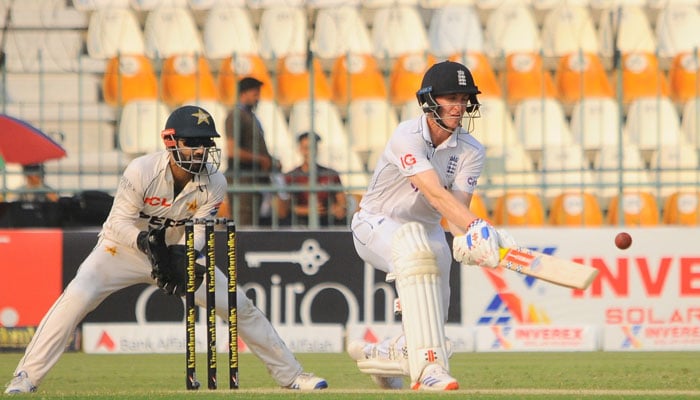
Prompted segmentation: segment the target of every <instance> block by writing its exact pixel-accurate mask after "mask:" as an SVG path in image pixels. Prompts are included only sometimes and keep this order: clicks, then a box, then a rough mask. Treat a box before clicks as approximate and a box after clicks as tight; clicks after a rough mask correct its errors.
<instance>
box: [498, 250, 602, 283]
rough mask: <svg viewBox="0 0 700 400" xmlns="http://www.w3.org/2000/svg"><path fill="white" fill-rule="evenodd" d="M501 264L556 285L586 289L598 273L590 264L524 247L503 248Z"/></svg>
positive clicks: (506, 267)
mask: <svg viewBox="0 0 700 400" xmlns="http://www.w3.org/2000/svg"><path fill="white" fill-rule="evenodd" d="M498 265H499V266H501V267H503V268H505V269H509V270H511V271H515V272H518V273H521V274H524V275H528V276H532V277H535V278H537V279H541V280H543V281H547V282H549V283H553V284H555V285H559V286H564V287H568V288H572V289H586V288H588V286H589V285H590V284H591V282H593V279H594V278H595V277H596V275H598V270H597V269H595V268H593V267H590V266H588V265H583V264H579V263H575V262H573V261H568V260H564V259H562V258H557V257H553V256H550V255H547V254H544V253H540V252H538V251H534V250H530V249H527V248H524V247H512V248H502V249H501V262H500V263H499V264H498Z"/></svg>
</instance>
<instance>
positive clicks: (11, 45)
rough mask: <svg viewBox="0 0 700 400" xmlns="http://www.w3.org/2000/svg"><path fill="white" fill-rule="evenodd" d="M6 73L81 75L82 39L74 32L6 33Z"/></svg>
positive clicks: (83, 67) (31, 31) (30, 31)
mask: <svg viewBox="0 0 700 400" xmlns="http://www.w3.org/2000/svg"><path fill="white" fill-rule="evenodd" d="M4 40H5V48H4V50H5V68H6V71H8V72H21V73H46V72H82V71H79V69H82V70H83V71H84V69H85V66H84V65H81V63H80V61H81V60H80V58H81V55H82V54H81V53H82V49H83V36H82V33H81V32H80V31H77V30H44V31H39V30H15V29H13V30H8V31H7V32H6V33H5V37H4Z"/></svg>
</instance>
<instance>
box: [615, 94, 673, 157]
mask: <svg viewBox="0 0 700 400" xmlns="http://www.w3.org/2000/svg"><path fill="white" fill-rule="evenodd" d="M625 132H626V135H627V137H629V138H630V141H631V142H632V143H635V144H637V145H638V146H639V149H640V150H642V151H643V152H644V153H643V155H644V156H645V159H646V160H647V161H649V156H650V152H652V151H654V150H656V149H657V148H658V147H659V146H661V145H678V144H680V142H681V140H682V139H681V138H682V135H681V130H680V117H679V116H678V111H676V108H675V105H674V104H673V102H672V101H671V99H670V98H668V97H643V98H638V99H636V100H634V101H632V103H630V105H629V108H628V110H627V120H626V121H625Z"/></svg>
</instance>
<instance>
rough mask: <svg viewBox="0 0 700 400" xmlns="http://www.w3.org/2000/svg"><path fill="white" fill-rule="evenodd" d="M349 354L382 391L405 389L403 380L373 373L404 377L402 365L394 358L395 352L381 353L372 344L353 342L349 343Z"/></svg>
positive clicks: (398, 377)
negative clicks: (381, 372) (387, 373)
mask: <svg viewBox="0 0 700 400" xmlns="http://www.w3.org/2000/svg"><path fill="white" fill-rule="evenodd" d="M348 354H349V355H350V357H352V359H353V360H355V361H356V362H357V366H358V368H359V369H360V371H361V372H363V373H368V374H369V375H370V376H371V377H372V380H373V381H374V383H376V384H377V386H379V387H380V388H382V389H391V390H397V389H402V388H403V378H402V377H401V376H396V375H380V374H373V373H371V372H375V371H376V372H378V371H384V372H391V373H397V374H401V375H403V371H402V369H401V366H400V363H398V362H397V361H396V360H394V358H396V354H395V352H394V351H389V352H388V353H386V354H385V352H381V351H380V350H378V349H377V346H376V345H375V344H372V343H365V342H362V341H352V342H350V343H348Z"/></svg>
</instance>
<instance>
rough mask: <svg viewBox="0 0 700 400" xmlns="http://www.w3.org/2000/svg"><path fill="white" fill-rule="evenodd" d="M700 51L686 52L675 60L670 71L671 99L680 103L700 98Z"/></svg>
mask: <svg viewBox="0 0 700 400" xmlns="http://www.w3.org/2000/svg"><path fill="white" fill-rule="evenodd" d="M698 74H700V51H698V52H685V53H681V54H678V55H677V56H675V57H674V58H673V62H672V63H671V68H670V69H669V71H668V77H669V81H670V82H669V83H670V86H671V98H672V99H673V100H674V101H675V102H678V103H685V102H686V101H688V100H690V99H692V98H694V97H698V96H700V79H698Z"/></svg>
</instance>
